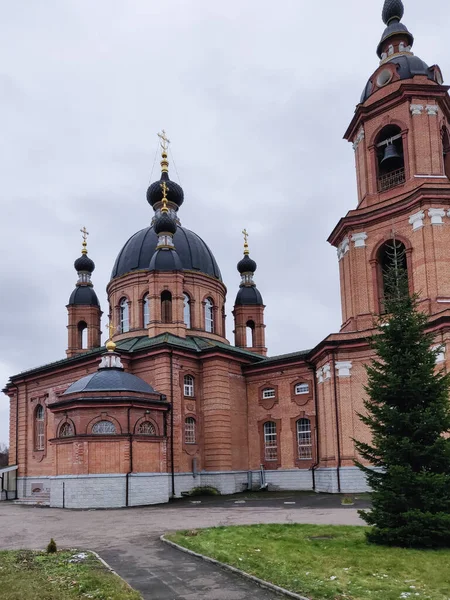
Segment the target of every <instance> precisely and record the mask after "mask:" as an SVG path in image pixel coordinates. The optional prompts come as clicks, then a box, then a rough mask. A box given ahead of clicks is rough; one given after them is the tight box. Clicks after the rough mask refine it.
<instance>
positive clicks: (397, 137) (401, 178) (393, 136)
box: [375, 125, 405, 192]
mask: <svg viewBox="0 0 450 600" xmlns="http://www.w3.org/2000/svg"><path fill="white" fill-rule="evenodd" d="M375 148H376V157H377V171H378V191H379V192H385V191H386V190H389V189H391V188H393V187H395V186H397V185H400V184H402V183H404V182H405V157H404V152H403V138H402V132H401V129H400V127H398V126H397V125H387V126H386V127H384V128H383V129H382V130H381V131H380V133H379V134H378V136H377V138H376V141H375Z"/></svg>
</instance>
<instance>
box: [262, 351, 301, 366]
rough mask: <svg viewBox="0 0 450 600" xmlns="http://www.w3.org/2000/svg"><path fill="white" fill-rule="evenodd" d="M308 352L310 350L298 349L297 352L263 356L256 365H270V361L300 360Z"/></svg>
mask: <svg viewBox="0 0 450 600" xmlns="http://www.w3.org/2000/svg"><path fill="white" fill-rule="evenodd" d="M310 353H311V350H299V351H298V352H290V353H288V354H278V355H277V356H269V357H267V358H263V359H262V360H261V361H260V362H259V363H258V364H257V365H256V366H258V367H264V366H266V365H270V364H271V363H277V362H285V361H295V360H301V359H304V358H306V357H307V356H308V354H310Z"/></svg>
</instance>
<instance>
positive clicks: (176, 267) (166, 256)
mask: <svg viewBox="0 0 450 600" xmlns="http://www.w3.org/2000/svg"><path fill="white" fill-rule="evenodd" d="M182 270H183V265H182V264H181V260H180V257H179V256H178V253H177V251H176V250H173V249H172V248H159V249H158V250H156V252H155V253H154V254H153V256H152V259H151V261H150V266H149V271H182Z"/></svg>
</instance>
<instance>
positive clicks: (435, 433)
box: [356, 240, 450, 548]
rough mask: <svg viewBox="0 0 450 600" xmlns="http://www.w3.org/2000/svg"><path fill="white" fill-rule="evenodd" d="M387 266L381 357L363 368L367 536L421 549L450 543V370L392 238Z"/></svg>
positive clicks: (378, 339)
mask: <svg viewBox="0 0 450 600" xmlns="http://www.w3.org/2000/svg"><path fill="white" fill-rule="evenodd" d="M390 262H391V264H390V266H388V267H387V269H386V271H385V273H384V283H385V311H386V315H385V316H382V317H381V318H380V323H379V328H378V332H377V334H376V335H374V337H373V338H372V347H373V348H374V350H375V352H376V355H377V356H376V358H375V359H374V360H373V361H372V363H371V364H370V365H368V366H367V367H366V370H367V374H368V384H367V386H366V388H365V390H366V392H367V395H368V399H367V400H366V401H365V402H364V406H365V408H366V411H367V413H366V414H365V415H359V416H360V418H361V419H362V421H363V422H364V423H365V424H366V425H367V426H368V427H369V429H370V430H371V433H372V442H371V444H365V443H362V442H357V441H356V448H357V450H358V451H359V453H360V455H361V456H362V457H363V458H364V459H366V460H367V461H369V462H370V463H371V465H372V466H374V467H379V468H380V470H377V471H374V470H373V469H371V468H367V467H365V466H364V465H362V464H361V463H360V462H356V464H357V466H358V467H359V468H360V469H362V470H363V471H364V473H365V474H366V475H367V479H368V483H369V485H370V486H371V488H372V490H373V495H372V505H373V508H372V510H371V511H361V512H360V514H361V516H362V518H363V519H364V520H365V521H366V522H367V523H368V524H369V525H372V526H373V527H372V529H371V530H370V532H369V533H368V540H369V541H370V542H373V543H377V544H385V545H391V546H405V547H416V548H438V547H450V439H449V438H447V437H445V434H447V433H448V432H450V401H449V389H450V374H447V375H446V374H445V373H444V372H443V371H442V370H440V371H439V372H437V370H436V358H437V355H438V354H439V352H440V351H442V350H440V349H439V348H437V349H436V348H433V343H434V340H433V335H432V334H430V333H427V332H426V327H427V321H428V320H427V316H426V315H425V314H424V313H423V312H421V311H420V310H419V308H418V299H417V296H414V295H413V296H411V295H410V294H409V291H408V279H407V272H406V270H405V269H404V268H402V266H403V265H404V264H405V260H404V257H401V256H399V255H398V252H397V244H396V242H395V240H394V242H393V245H392V260H391V261H390Z"/></svg>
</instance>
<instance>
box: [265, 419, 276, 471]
mask: <svg viewBox="0 0 450 600" xmlns="http://www.w3.org/2000/svg"><path fill="white" fill-rule="evenodd" d="M264 460H265V461H267V462H276V461H277V460H278V439H277V424H276V423H275V421H267V422H266V423H264Z"/></svg>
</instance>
